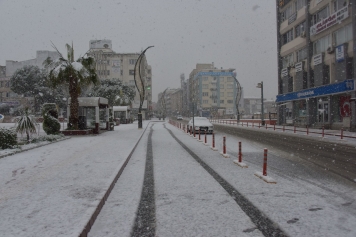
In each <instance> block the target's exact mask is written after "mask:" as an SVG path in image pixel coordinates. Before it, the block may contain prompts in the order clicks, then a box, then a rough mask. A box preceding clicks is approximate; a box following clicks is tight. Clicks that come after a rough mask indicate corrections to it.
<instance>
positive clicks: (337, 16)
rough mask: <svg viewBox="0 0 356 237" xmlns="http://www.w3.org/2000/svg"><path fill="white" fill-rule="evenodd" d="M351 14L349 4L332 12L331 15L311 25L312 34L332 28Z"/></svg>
mask: <svg viewBox="0 0 356 237" xmlns="http://www.w3.org/2000/svg"><path fill="white" fill-rule="evenodd" d="M348 16H349V11H348V6H346V7H344V8H341V9H340V10H339V11H337V12H335V13H334V14H331V15H330V16H329V17H327V18H325V19H323V20H321V21H319V22H318V23H316V24H315V25H313V26H312V27H310V35H316V34H319V33H320V32H322V31H324V30H326V29H328V28H330V27H331V26H333V25H335V24H337V23H339V22H341V21H343V20H345V19H346V18H347V17H348Z"/></svg>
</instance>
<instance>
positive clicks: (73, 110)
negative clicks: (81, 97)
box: [69, 76, 79, 130]
mask: <svg viewBox="0 0 356 237" xmlns="http://www.w3.org/2000/svg"><path fill="white" fill-rule="evenodd" d="M69 94H70V97H71V101H70V116H69V123H70V124H71V126H72V128H73V129H75V130H77V129H78V111H79V102H78V79H77V78H76V77H73V76H70V80H69Z"/></svg>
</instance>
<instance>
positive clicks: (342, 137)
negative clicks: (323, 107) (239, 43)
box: [340, 128, 344, 139]
mask: <svg viewBox="0 0 356 237" xmlns="http://www.w3.org/2000/svg"><path fill="white" fill-rule="evenodd" d="M340 138H341V139H344V128H341V135H340Z"/></svg>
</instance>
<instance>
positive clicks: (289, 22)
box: [288, 12, 297, 25]
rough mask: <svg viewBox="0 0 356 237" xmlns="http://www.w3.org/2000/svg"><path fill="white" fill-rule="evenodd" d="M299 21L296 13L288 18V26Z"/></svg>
mask: <svg viewBox="0 0 356 237" xmlns="http://www.w3.org/2000/svg"><path fill="white" fill-rule="evenodd" d="M296 19H297V13H296V12H295V13H294V14H293V15H291V16H290V17H289V18H288V25H290V24H292V23H293V22H294V21H295V20H296Z"/></svg>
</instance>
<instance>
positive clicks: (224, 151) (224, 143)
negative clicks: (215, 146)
mask: <svg viewBox="0 0 356 237" xmlns="http://www.w3.org/2000/svg"><path fill="white" fill-rule="evenodd" d="M223 154H226V137H225V136H224V137H223Z"/></svg>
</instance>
